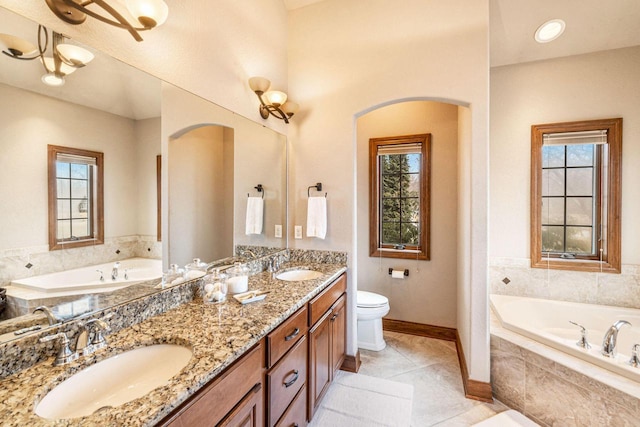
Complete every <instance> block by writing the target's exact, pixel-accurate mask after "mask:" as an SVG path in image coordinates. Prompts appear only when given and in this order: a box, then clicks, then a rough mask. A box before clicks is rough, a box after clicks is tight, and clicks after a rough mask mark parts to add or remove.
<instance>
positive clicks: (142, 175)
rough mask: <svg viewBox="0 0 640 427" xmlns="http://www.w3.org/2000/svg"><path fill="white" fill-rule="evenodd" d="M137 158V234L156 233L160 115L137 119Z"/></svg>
mask: <svg viewBox="0 0 640 427" xmlns="http://www.w3.org/2000/svg"><path fill="white" fill-rule="evenodd" d="M135 135H136V141H137V146H136V147H137V153H136V157H137V159H138V164H137V169H138V174H139V177H138V234H141V235H145V236H150V237H155V238H157V237H158V236H157V234H158V229H157V226H158V199H157V197H158V194H157V193H158V191H157V167H156V156H158V155H159V154H160V117H156V118H154V119H145V120H137V121H136V126H135Z"/></svg>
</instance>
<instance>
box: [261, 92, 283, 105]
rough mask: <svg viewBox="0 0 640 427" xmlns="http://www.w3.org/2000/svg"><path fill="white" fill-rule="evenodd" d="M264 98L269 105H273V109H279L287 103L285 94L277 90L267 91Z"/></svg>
mask: <svg viewBox="0 0 640 427" xmlns="http://www.w3.org/2000/svg"><path fill="white" fill-rule="evenodd" d="M265 96H266V97H267V99H268V100H269V104H271V105H273V106H274V107H279V106H281V105H282V104H284V103H285V102H287V94H286V93H284V92H280V91H278V90H272V91H269V92H267V93H265Z"/></svg>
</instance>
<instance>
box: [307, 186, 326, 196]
mask: <svg viewBox="0 0 640 427" xmlns="http://www.w3.org/2000/svg"><path fill="white" fill-rule="evenodd" d="M312 188H315V189H316V191H322V183H321V182H318V183H317V184H316V185H310V186H309V188H307V197H311V194H309V191H311V189H312ZM324 197H327V193H324Z"/></svg>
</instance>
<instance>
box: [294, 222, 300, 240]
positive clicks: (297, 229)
mask: <svg viewBox="0 0 640 427" xmlns="http://www.w3.org/2000/svg"><path fill="white" fill-rule="evenodd" d="M293 237H295V238H296V239H302V226H301V225H296V226H295V227H293Z"/></svg>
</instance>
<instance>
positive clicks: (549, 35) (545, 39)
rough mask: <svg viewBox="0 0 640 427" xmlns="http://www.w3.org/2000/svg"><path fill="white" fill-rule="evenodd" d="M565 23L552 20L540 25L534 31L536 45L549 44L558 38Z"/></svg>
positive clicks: (560, 20)
mask: <svg viewBox="0 0 640 427" xmlns="http://www.w3.org/2000/svg"><path fill="white" fill-rule="evenodd" d="M564 27H565V23H564V21H563V20H562V19H552V20H551V21H547V22H545V23H544V24H542V25H540V26H539V27H538V29H537V30H536V35H535V39H536V41H537V42H538V43H549V42H550V41H553V40H555V39H557V38H558V37H560V35H561V34H562V33H563V32H564Z"/></svg>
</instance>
